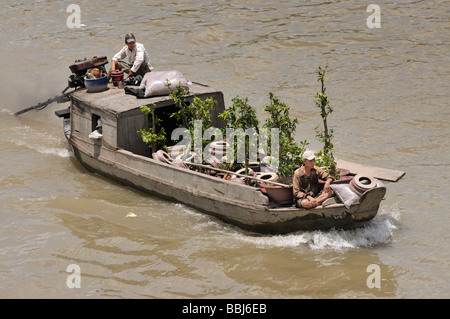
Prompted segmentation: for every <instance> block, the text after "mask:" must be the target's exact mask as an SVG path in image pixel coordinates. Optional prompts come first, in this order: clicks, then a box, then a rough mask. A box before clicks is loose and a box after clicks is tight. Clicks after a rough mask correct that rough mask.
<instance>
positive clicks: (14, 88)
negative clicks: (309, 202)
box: [0, 0, 450, 299]
mask: <svg viewBox="0 0 450 319" xmlns="http://www.w3.org/2000/svg"><path fill="white" fill-rule="evenodd" d="M70 4H76V5H78V7H79V8H80V18H81V20H80V28H70V27H69V26H70V23H69V24H68V23H67V21H68V18H69V22H71V21H72V22H73V21H76V20H74V19H72V18H73V17H74V16H71V14H72V13H76V12H75V11H70V12H67V8H68V7H69V5H70ZM374 4H377V5H378V6H379V8H380V25H379V26H380V27H379V28H370V27H369V24H370V23H369V24H368V22H367V18H368V17H369V16H370V15H371V14H372V12H367V6H368V5H369V3H364V4H361V2H358V1H334V2H329V1H319V0H317V1H294V0H284V1H271V0H251V1H250V0H249V1H234V0H233V1H217V0H211V1H208V0H202V1H189V2H188V1H170V0H169V1H151V2H150V1H147V2H145V3H144V2H143V1H134V0H133V1H95V2H93V1H76V3H75V1H15V2H14V3H13V4H12V2H10V1H1V2H0V8H1V10H0V17H1V21H2V24H1V25H0V29H1V32H0V42H1V43H2V46H1V49H0V52H1V57H2V60H3V67H2V76H1V80H0V81H1V82H0V83H1V84H0V94H1V95H0V96H1V100H0V123H1V124H0V137H1V138H0V151H1V157H0V205H1V206H0V207H1V208H0V217H1V223H0V298H279V299H285V298H449V297H450V272H449V268H450V267H449V266H450V249H449V243H450V235H449V231H448V226H449V224H450V211H449V206H450V200H449V198H450V196H449V186H450V183H449V182H448V176H449V173H450V169H449V168H450V164H449V163H450V161H449V158H450V152H449V149H450V142H449V140H450V138H449V137H450V128H449V124H450V108H449V105H448V104H449V85H448V84H449V83H450V76H449V67H448V66H449V65H450V61H449V54H448V52H449V48H450V46H449V34H450V30H449V29H450V24H449V16H450V5H449V2H448V1H443V0H438V1H406V0H404V1H396V2H395V4H394V3H392V2H387V1H376V3H375V1H374ZM370 21H372V22H374V21H375V22H376V21H377V20H374V19H371V20H370ZM128 32H133V33H134V34H135V35H136V37H137V40H138V42H141V43H143V44H144V45H145V47H146V48H147V50H148V51H149V53H150V56H151V58H152V64H153V66H154V67H155V70H160V71H161V70H174V69H175V70H179V71H181V72H182V73H183V74H184V75H185V76H186V77H187V78H188V79H190V80H192V81H196V82H200V83H205V84H208V85H210V86H212V87H214V88H217V89H220V90H221V91H222V92H223V93H224V97H225V104H226V106H228V105H230V104H231V99H232V98H233V97H235V96H240V97H248V99H249V103H250V104H251V105H252V106H254V107H255V108H256V109H257V112H258V115H259V116H260V117H261V119H264V117H265V114H264V112H263V111H262V108H263V107H264V106H265V105H266V104H267V103H268V93H269V92H273V93H274V94H275V95H276V96H278V97H279V98H280V99H281V100H282V101H283V102H285V103H286V104H287V105H289V106H290V107H291V114H292V115H294V116H296V117H297V118H298V119H299V125H298V128H297V138H298V140H303V139H307V140H308V141H309V143H310V147H311V148H312V149H319V148H320V144H319V142H317V140H316V139H315V131H314V128H315V126H316V125H319V124H321V119H320V116H319V113H318V110H317V108H316V107H315V104H314V99H315V93H316V92H317V91H318V90H319V83H318V82H317V74H316V71H317V68H318V66H319V65H320V66H324V65H328V66H329V67H328V72H327V77H326V82H325V84H326V86H327V95H328V97H329V99H330V101H331V105H332V106H333V108H334V112H333V113H332V114H331V115H330V117H329V123H330V126H331V127H332V128H333V129H334V132H335V138H334V142H335V149H336V153H337V154H336V155H337V157H339V158H342V159H345V160H349V161H353V162H357V163H361V164H367V165H373V166H379V167H385V168H390V169H395V170H401V171H405V172H406V175H405V176H404V177H403V178H402V179H401V180H400V181H398V182H396V183H393V182H385V184H386V186H387V194H386V198H385V200H384V201H383V202H382V204H381V207H380V211H379V215H378V216H377V217H376V218H375V219H374V220H373V221H372V222H371V224H370V225H369V226H367V227H366V228H363V229H359V230H352V231H339V230H332V231H328V232H320V231H313V232H298V233H292V234H287V235H282V236H262V235H257V234H253V233H248V232H246V231H243V230H240V229H238V228H236V227H233V226H231V225H228V224H224V223H222V222H220V221H218V220H216V219H214V218H212V217H210V216H207V215H204V214H201V213H199V212H197V211H195V210H193V209H190V208H188V207H186V206H184V205H181V204H178V203H173V202H169V201H165V200H161V199H158V198H153V197H149V196H147V195H145V194H143V193H141V192H139V191H136V190H134V189H132V188H129V187H125V186H122V185H120V184H117V183H115V182H113V181H111V180H108V179H106V178H103V177H101V176H99V175H95V174H91V173H89V172H87V171H86V170H84V169H83V168H82V167H81V166H80V165H79V164H78V163H77V162H76V160H75V159H74V157H73V154H72V153H71V151H70V148H69V147H68V144H67V142H66V140H65V138H64V136H63V130H62V123H61V120H60V119H58V118H57V117H56V116H55V115H54V111H56V110H59V109H62V108H64V107H66V106H67V105H57V104H51V105H50V106H48V107H47V108H46V109H44V110H42V111H39V112H36V111H31V112H28V113H26V114H23V115H21V116H18V117H15V116H14V115H13V114H14V112H17V111H19V110H21V109H24V108H26V107H28V106H31V105H34V104H36V103H38V102H41V101H45V100H46V99H47V98H49V97H53V96H55V95H57V94H59V93H60V92H61V91H62V90H63V89H64V87H65V86H66V84H67V78H68V76H69V75H70V70H69V69H68V66H69V65H70V64H72V63H73V62H74V60H76V59H80V58H84V57H92V56H95V55H107V56H108V59H109V60H110V59H111V57H112V56H113V55H114V54H115V53H116V52H117V51H118V50H119V49H120V48H121V46H122V45H123V37H124V35H125V34H126V33H128ZM130 212H132V213H133V214H135V215H136V217H133V218H131V217H126V216H127V214H128V213H130ZM70 265H76V266H78V269H79V270H80V277H78V278H80V280H81V281H80V283H81V286H80V288H76V287H75V288H73V289H71V288H69V286H71V285H70V283H76V280H75V281H70V282H69V281H68V280H69V279H70V280H71V278H73V277H70V276H71V275H72V274H73V273H72V270H71V268H70V267H69V266H70ZM371 265H376V266H378V267H379V271H378V272H373V271H371V269H372V268H371V267H373V266H371ZM68 267H69V269H68ZM371 275H377V278H379V279H380V285H379V288H378V287H373V285H371V284H370V283H374V282H375V281H371V280H372V279H373V278H375V277H370V276H371ZM69 277H70V278H69ZM368 282H369V284H368ZM72 286H73V285H72Z"/></svg>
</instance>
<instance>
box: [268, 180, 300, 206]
mask: <svg viewBox="0 0 450 319" xmlns="http://www.w3.org/2000/svg"><path fill="white" fill-rule="evenodd" d="M261 186H262V187H263V188H264V190H265V193H266V194H267V196H269V199H270V200H271V201H273V202H275V203H277V204H279V205H292V202H293V200H294V194H293V191H292V188H293V186H292V185H290V186H287V185H286V186H287V187H283V186H272V185H267V184H264V183H261Z"/></svg>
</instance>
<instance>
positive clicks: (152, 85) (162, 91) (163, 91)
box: [139, 70, 189, 97]
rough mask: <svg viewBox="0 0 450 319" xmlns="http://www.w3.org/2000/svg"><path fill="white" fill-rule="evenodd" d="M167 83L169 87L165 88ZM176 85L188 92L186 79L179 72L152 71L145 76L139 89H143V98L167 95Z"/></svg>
mask: <svg viewBox="0 0 450 319" xmlns="http://www.w3.org/2000/svg"><path fill="white" fill-rule="evenodd" d="M167 81H169V82H170V87H168V86H166V83H167ZM178 84H181V87H182V89H183V90H187V91H189V86H188V84H187V80H186V78H185V77H184V76H183V74H181V72H179V71H175V70H172V71H152V72H148V73H146V74H145V76H144V78H143V80H142V82H141V85H140V86H139V89H141V90H144V89H145V94H144V96H145V97H150V96H161V95H169V93H170V91H172V90H174V89H175V88H176V87H177V85H178Z"/></svg>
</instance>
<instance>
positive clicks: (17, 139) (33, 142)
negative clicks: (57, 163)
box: [0, 109, 73, 158]
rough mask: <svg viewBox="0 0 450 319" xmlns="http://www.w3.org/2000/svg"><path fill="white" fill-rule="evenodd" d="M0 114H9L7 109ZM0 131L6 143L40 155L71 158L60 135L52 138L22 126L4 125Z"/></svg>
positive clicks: (47, 134)
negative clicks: (23, 147)
mask: <svg viewBox="0 0 450 319" xmlns="http://www.w3.org/2000/svg"><path fill="white" fill-rule="evenodd" d="M1 113H3V114H9V113H11V112H10V111H9V110H7V109H2V110H1ZM0 131H1V134H2V137H3V138H4V139H5V140H6V141H8V142H10V143H12V144H14V145H16V146H25V147H27V148H29V149H32V150H34V151H36V152H38V153H41V154H51V155H57V156H59V157H63V158H66V157H70V156H73V153H72V151H71V150H69V149H68V148H67V142H66V140H65V139H64V138H63V137H62V135H61V137H59V136H54V134H52V133H49V132H45V131H39V130H36V129H34V128H32V127H31V126H28V125H23V124H22V125H16V126H6V125H5V126H3V127H2V129H1V130H0ZM55 145H56V147H55ZM58 145H61V147H58Z"/></svg>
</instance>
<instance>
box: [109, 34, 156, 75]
mask: <svg viewBox="0 0 450 319" xmlns="http://www.w3.org/2000/svg"><path fill="white" fill-rule="evenodd" d="M125 44H126V45H125V46H124V47H123V48H122V49H121V50H120V51H119V52H117V54H116V55H115V56H114V57H113V58H112V60H111V69H110V70H109V72H108V79H109V78H110V76H111V72H114V71H116V69H118V70H122V71H123V72H125V73H128V77H130V76H133V75H141V76H144V74H145V73H147V72H151V67H150V56H149V55H148V53H147V51H146V50H145V48H144V45H142V44H141V43H138V42H136V38H135V36H134V35H133V33H128V34H126V35H125Z"/></svg>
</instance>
